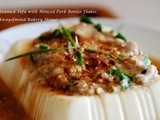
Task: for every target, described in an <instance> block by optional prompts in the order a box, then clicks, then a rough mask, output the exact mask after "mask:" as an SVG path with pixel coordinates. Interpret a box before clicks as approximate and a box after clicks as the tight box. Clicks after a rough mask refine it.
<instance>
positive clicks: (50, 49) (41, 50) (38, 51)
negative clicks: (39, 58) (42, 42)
mask: <svg viewBox="0 0 160 120" xmlns="http://www.w3.org/2000/svg"><path fill="white" fill-rule="evenodd" d="M55 50H56V49H54V48H49V49H38V50H34V51H31V52H27V53H24V54H21V55H17V56H14V57H11V58H9V59H7V60H5V62H7V61H10V60H13V59H18V58H21V57H24V56H28V55H33V54H40V53H45V52H48V51H55Z"/></svg>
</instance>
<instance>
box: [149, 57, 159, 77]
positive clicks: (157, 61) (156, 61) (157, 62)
mask: <svg viewBox="0 0 160 120" xmlns="http://www.w3.org/2000/svg"><path fill="white" fill-rule="evenodd" d="M150 59H151V61H152V64H153V65H155V66H156V67H157V69H158V73H159V74H160V60H159V59H157V58H155V57H151V58H150Z"/></svg>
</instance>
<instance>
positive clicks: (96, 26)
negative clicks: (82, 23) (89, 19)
mask: <svg viewBox="0 0 160 120" xmlns="http://www.w3.org/2000/svg"><path fill="white" fill-rule="evenodd" d="M94 27H95V28H96V29H97V30H98V31H99V32H102V26H101V25H100V24H96V25H94Z"/></svg>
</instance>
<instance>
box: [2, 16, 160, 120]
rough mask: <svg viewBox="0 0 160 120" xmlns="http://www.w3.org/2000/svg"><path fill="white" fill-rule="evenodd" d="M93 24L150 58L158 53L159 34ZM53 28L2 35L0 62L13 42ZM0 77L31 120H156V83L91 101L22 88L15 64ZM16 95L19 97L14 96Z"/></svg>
mask: <svg viewBox="0 0 160 120" xmlns="http://www.w3.org/2000/svg"><path fill="white" fill-rule="evenodd" d="M61 22H62V23H63V24H65V25H70V24H74V23H76V22H78V19H76V18H75V19H66V20H62V21H61ZM95 22H99V23H102V25H105V26H109V27H113V28H115V29H118V30H119V31H120V32H121V33H123V34H124V35H125V36H127V38H129V39H132V40H135V41H137V42H138V44H139V46H140V47H141V48H142V50H144V51H146V52H148V53H149V54H151V55H154V56H157V55H158V51H159V50H160V48H159V47H158V41H159V39H160V32H159V31H158V30H155V29H152V28H148V27H145V26H140V25H137V24H131V23H128V22H124V21H120V20H108V19H95ZM56 26H57V22H45V23H31V24H24V25H21V26H17V27H13V28H10V29H7V30H4V31H2V32H1V33H0V51H1V58H3V57H4V56H5V54H6V53H7V51H8V50H9V47H10V46H11V45H12V44H13V43H14V42H15V41H17V40H24V39H31V38H34V37H37V36H39V35H40V34H41V33H42V32H44V31H47V30H49V29H53V28H55V27H56ZM151 39H152V42H151ZM156 46H157V47H156ZM19 47H23V46H19ZM17 52H18V51H16V50H15V51H10V52H9V54H10V55H12V56H14V55H15V54H16V53H17ZM0 73H1V76H2V79H4V80H5V83H6V84H7V85H8V87H10V89H11V90H12V92H13V93H14V94H15V95H16V96H17V99H19V100H20V101H21V103H22V104H23V106H24V108H25V109H26V111H27V112H28V113H30V115H31V117H32V118H33V119H34V120H155V119H160V114H159V113H160V102H159V98H160V87H159V86H160V82H159V81H160V80H157V81H156V82H154V83H153V84H151V85H150V86H148V87H137V88H136V89H133V90H128V91H126V92H120V93H118V94H109V93H106V94H102V95H100V96H91V97H87V96H63V95H62V96H61V95H53V94H52V92H49V91H48V90H46V89H45V90H43V89H42V90H40V89H39V88H36V89H35V88H34V86H33V85H32V84H31V82H29V83H28V84H27V86H26V87H24V86H23V85H24V83H25V82H26V78H27V71H25V70H24V69H23V68H22V66H21V65H20V64H19V63H18V61H11V62H9V63H5V64H4V65H3V66H2V67H1V68H0ZM4 73H6V74H4ZM7 74H10V75H7ZM23 89H25V90H23ZM19 93H21V95H19V96H18V94H19Z"/></svg>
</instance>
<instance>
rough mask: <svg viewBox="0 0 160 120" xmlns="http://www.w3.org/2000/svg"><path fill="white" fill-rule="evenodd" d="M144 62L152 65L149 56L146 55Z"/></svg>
mask: <svg viewBox="0 0 160 120" xmlns="http://www.w3.org/2000/svg"><path fill="white" fill-rule="evenodd" d="M143 63H144V65H150V64H151V61H150V59H149V57H148V56H144V59H143Z"/></svg>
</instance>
